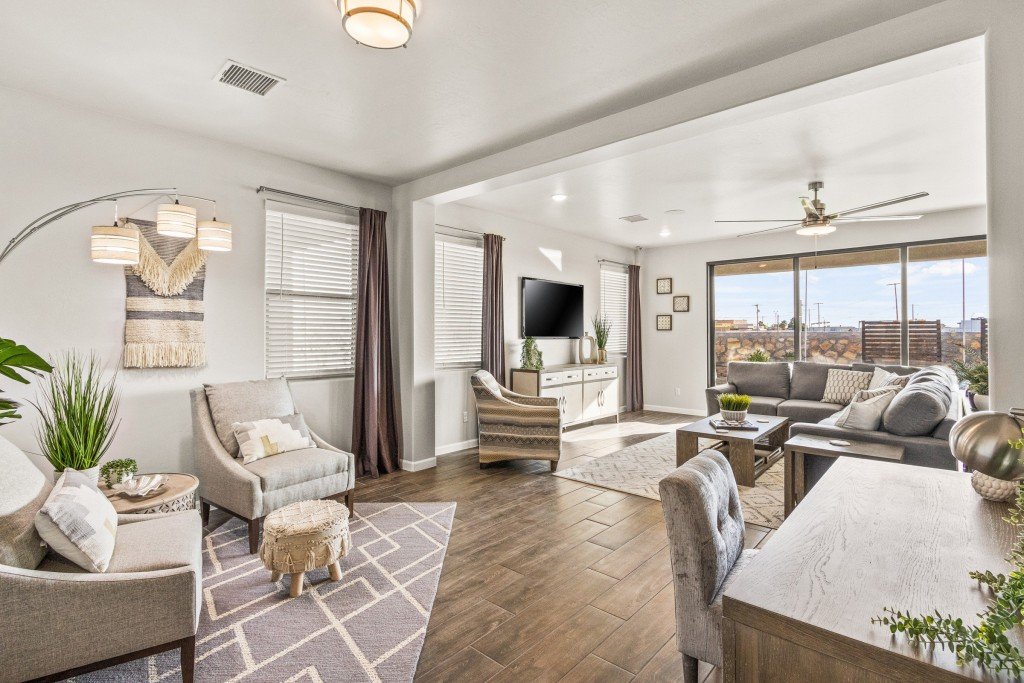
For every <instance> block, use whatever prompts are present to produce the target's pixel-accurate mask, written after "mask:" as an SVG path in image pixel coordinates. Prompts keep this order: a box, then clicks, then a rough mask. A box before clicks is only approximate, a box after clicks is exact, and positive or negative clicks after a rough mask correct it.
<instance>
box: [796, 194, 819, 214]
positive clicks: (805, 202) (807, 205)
mask: <svg viewBox="0 0 1024 683" xmlns="http://www.w3.org/2000/svg"><path fill="white" fill-rule="evenodd" d="M800 206H802V207H804V213H805V214H807V216H808V217H810V218H821V214H820V213H818V209H817V208H816V207H815V206H814V204H811V200H810V198H809V197H801V198H800Z"/></svg>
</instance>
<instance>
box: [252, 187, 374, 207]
mask: <svg viewBox="0 0 1024 683" xmlns="http://www.w3.org/2000/svg"><path fill="white" fill-rule="evenodd" d="M264 192H273V193H274V194H279V195H282V196H284V197H294V198H295V199H306V200H309V201H311V202H320V203H321V204H330V205H332V206H340V207H342V208H343V209H351V210H353V211H358V210H359V208H360V207H358V206H352V205H351V204H345V203H342V202H332V201H331V200H330V199H320V198H319V197H310V196H309V195H306V194H298V193H295V192H288V191H286V190H278V189H276V188H273V187H266V186H264V185H260V186H259V187H257V188H256V194H262V193H264Z"/></svg>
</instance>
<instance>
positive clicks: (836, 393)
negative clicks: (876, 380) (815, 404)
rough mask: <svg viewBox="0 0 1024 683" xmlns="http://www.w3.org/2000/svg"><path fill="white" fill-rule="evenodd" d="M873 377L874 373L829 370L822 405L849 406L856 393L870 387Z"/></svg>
mask: <svg viewBox="0 0 1024 683" xmlns="http://www.w3.org/2000/svg"><path fill="white" fill-rule="evenodd" d="M873 376H874V373H871V372H860V371H857V370H835V369H832V370H829V371H828V378H827V379H826V380H825V393H824V395H822V397H821V401H822V403H838V404H840V405H847V404H849V403H850V401H852V400H853V397H854V395H855V394H856V393H857V392H858V391H861V390H863V389H867V388H868V387H869V386H871V378H872V377H873Z"/></svg>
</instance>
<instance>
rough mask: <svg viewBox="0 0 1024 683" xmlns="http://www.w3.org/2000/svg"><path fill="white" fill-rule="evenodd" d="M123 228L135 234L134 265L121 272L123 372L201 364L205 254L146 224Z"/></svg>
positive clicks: (203, 354) (134, 222)
mask: <svg viewBox="0 0 1024 683" xmlns="http://www.w3.org/2000/svg"><path fill="white" fill-rule="evenodd" d="M129 223H130V224H132V225H135V226H136V227H137V228H138V229H139V263H138V265H134V266H126V267H125V269H124V276H125V285H126V292H125V294H126V296H125V322H124V359H123V361H122V363H123V365H124V367H126V368H192V367H199V366H202V365H206V334H205V332H204V330H203V289H204V286H205V283H206V254H205V252H203V251H201V250H200V249H199V243H198V242H197V241H196V240H194V239H193V240H189V241H186V240H183V239H181V238H179V237H164V236H162V235H159V234H157V232H156V224H155V223H153V222H151V221H140V220H132V221H130V222H129Z"/></svg>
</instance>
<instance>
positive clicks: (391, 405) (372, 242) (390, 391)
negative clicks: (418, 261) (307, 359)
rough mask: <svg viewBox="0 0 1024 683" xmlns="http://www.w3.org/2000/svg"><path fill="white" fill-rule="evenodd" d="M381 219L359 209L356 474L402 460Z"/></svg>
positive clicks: (390, 468) (354, 426)
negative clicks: (392, 364)
mask: <svg viewBox="0 0 1024 683" xmlns="http://www.w3.org/2000/svg"><path fill="white" fill-rule="evenodd" d="M386 219H387V213H386V212H384V211H377V210H375V209H359V284H358V289H357V291H358V296H357V299H356V348H355V356H356V358H355V365H356V367H355V372H356V374H355V396H354V401H353V403H354V405H353V408H352V452H353V453H355V456H356V474H357V475H365V474H369V475H372V476H373V477H377V476H378V475H380V473H381V472H393V471H395V470H397V469H398V463H399V462H401V460H402V447H401V442H400V440H399V436H398V435H399V434H400V433H401V431H402V426H401V421H400V420H401V417H400V411H399V406H398V395H397V393H396V392H395V382H394V372H393V370H392V366H391V310H390V308H391V307H390V302H389V300H388V242H387V234H386V232H385V230H384V225H385V221H386Z"/></svg>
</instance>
